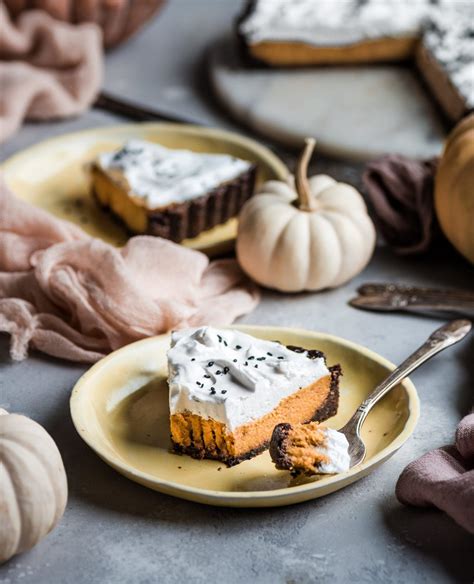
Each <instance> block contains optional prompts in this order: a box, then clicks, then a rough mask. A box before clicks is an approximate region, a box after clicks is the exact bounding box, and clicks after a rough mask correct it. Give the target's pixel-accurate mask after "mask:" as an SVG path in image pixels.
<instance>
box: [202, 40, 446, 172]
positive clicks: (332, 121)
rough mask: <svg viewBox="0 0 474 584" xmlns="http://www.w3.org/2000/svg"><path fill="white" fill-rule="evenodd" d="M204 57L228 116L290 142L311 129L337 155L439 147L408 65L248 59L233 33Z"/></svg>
mask: <svg viewBox="0 0 474 584" xmlns="http://www.w3.org/2000/svg"><path fill="white" fill-rule="evenodd" d="M208 63H209V69H210V78H211V82H212V85H213V88H214V90H215V93H216V95H217V96H218V98H219V99H220V101H221V102H222V103H223V104H224V105H225V107H226V108H227V109H228V110H229V111H230V112H231V113H232V114H233V116H234V117H235V118H236V119H238V120H239V121H241V122H243V123H245V124H246V125H247V126H249V127H251V128H252V129H254V130H256V131H257V132H259V133H260V134H262V135H265V136H267V137H269V138H271V139H273V140H276V141H278V142H280V143H283V144H285V145H287V146H290V147H300V146H301V144H302V141H303V139H304V138H305V137H306V136H313V137H315V138H316V139H317V140H318V149H319V150H320V151H321V152H324V153H326V154H329V155H332V156H337V157H345V158H352V159H355V160H369V159H372V158H376V157H378V156H380V155H382V154H387V153H397V154H403V155H406V156H412V157H420V158H428V157H431V156H435V155H437V154H439V153H440V151H441V148H442V145H443V141H444V139H445V137H446V128H445V127H444V123H443V121H442V119H441V116H440V114H439V112H438V110H437V108H436V106H435V104H434V102H433V101H432V98H431V97H430V95H429V94H428V92H427V90H426V89H425V87H424V86H423V85H422V83H421V82H420V80H419V79H418V78H417V75H416V71H415V70H414V69H412V68H411V67H410V66H409V65H406V66H401V65H400V66H398V65H380V66H379V65H377V66H364V67H319V68H317V67H313V68H304V69H272V68H265V67H251V66H247V65H245V64H244V63H243V61H242V59H241V57H240V55H239V53H238V50H237V47H236V45H235V43H234V42H233V41H232V40H231V39H230V38H229V39H222V40H221V41H220V42H219V43H217V44H216V45H215V46H214V47H213V48H212V49H211V51H210V55H209V60H208Z"/></svg>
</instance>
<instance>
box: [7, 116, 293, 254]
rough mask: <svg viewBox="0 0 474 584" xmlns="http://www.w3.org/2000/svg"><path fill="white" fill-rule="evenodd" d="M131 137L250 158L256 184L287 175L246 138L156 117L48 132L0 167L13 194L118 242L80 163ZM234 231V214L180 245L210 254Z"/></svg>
mask: <svg viewBox="0 0 474 584" xmlns="http://www.w3.org/2000/svg"><path fill="white" fill-rule="evenodd" d="M130 138H140V139H143V140H149V141H151V142H158V143H160V144H163V146H166V147H168V148H185V149H190V150H195V151H196V152H216V153H226V154H231V155H232V156H237V157H239V158H243V159H245V160H249V161H250V162H255V163H256V164H257V165H258V177H257V183H258V184H260V183H262V182H263V181H266V180H271V179H277V180H284V179H285V178H286V177H287V175H288V169H287V168H286V166H285V165H284V164H283V162H282V161H281V160H280V159H279V158H277V157H276V156H275V155H274V154H273V153H272V152H271V151H270V150H269V149H268V148H265V146H262V145H260V144H259V143H258V142H255V141H254V140H251V139H250V138H245V137H244V136H240V135H239V134H235V133H233V132H227V131H225V130H219V129H213V128H203V127H198V126H189V125H185V124H182V125H181V124H168V123H156V122H151V123H141V124H127V125H121V126H112V127H102V128H95V129H92V130H85V131H83V132H76V133H74V134H65V135H64V136H59V137H57V138H52V139H50V140H46V141H45V142H41V143H39V144H36V145H35V146H32V147H31V148H28V149H27V150H24V151H23V152H20V153H18V154H16V155H15V156H13V157H11V158H10V159H8V160H7V161H6V162H4V163H3V165H2V171H3V173H4V176H5V179H6V181H7V184H8V185H9V186H10V188H11V189H12V190H13V191H14V192H15V193H16V195H17V196H19V197H21V198H22V199H25V200H26V201H28V202H30V203H32V204H34V205H37V206H38V207H42V208H44V209H46V210H47V211H49V212H51V213H53V214H54V215H56V216H58V217H60V218H61V219H67V220H69V221H72V222H73V223H76V224H78V225H80V226H81V227H82V228H83V229H84V230H85V231H86V232H87V233H89V234H90V235H92V236H94V237H99V238H100V239H103V240H104V241H107V242H109V243H112V244H113V245H123V244H125V243H126V241H127V239H128V237H129V234H127V232H126V231H125V229H124V228H122V227H121V226H120V225H119V224H118V223H116V222H115V221H114V220H113V219H112V218H111V217H110V216H109V215H108V214H106V213H105V212H104V211H102V210H101V209H100V208H99V207H98V206H97V205H96V203H95V202H94V200H93V199H92V197H91V196H90V193H89V181H88V176H87V172H86V171H85V167H86V165H87V163H88V162H90V161H91V160H92V159H93V158H94V157H95V156H96V155H97V154H98V153H100V152H103V151H106V150H112V149H114V148H116V147H118V146H120V145H121V144H123V143H124V142H125V141H126V140H128V139H130ZM236 234H237V220H236V219H231V220H230V221H228V222H227V223H225V224H224V225H219V226H217V227H215V228H214V229H211V230H209V231H206V232H204V233H201V234H200V235H199V236H198V237H195V238H193V239H187V240H185V241H184V242H183V245H185V246H186V247H191V248H193V249H198V250H200V251H203V252H205V253H207V254H209V255H215V254H218V253H222V252H225V251H228V250H229V249H231V248H232V247H233V243H234V240H235V237H236Z"/></svg>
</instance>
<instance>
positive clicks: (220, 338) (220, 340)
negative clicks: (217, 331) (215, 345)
mask: <svg viewBox="0 0 474 584" xmlns="http://www.w3.org/2000/svg"><path fill="white" fill-rule="evenodd" d="M217 338H218V339H219V343H222V337H221V335H217Z"/></svg>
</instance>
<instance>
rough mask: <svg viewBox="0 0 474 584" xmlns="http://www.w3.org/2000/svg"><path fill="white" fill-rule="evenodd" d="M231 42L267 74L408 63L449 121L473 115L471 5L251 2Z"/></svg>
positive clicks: (448, 1)
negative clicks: (273, 69)
mask: <svg viewBox="0 0 474 584" xmlns="http://www.w3.org/2000/svg"><path fill="white" fill-rule="evenodd" d="M238 36H239V39H240V43H241V45H242V47H243V50H244V52H245V54H246V55H247V56H248V57H250V58H251V59H252V60H254V61H257V62H260V63H265V64H267V65H270V66H309V65H334V64H354V63H375V62H388V61H392V62H393V61H403V60H407V59H413V60H414V61H415V63H416V66H417V68H418V70H419V72H420V76H421V78H422V79H423V80H424V81H425V83H426V84H427V86H428V88H429V89H430V91H431V93H432V95H433V97H434V98H435V99H436V100H437V101H438V103H439V105H440V106H441V108H442V109H443V111H444V112H445V114H446V115H447V116H448V117H449V118H450V119H451V120H453V121H457V120H458V119H460V118H461V117H462V116H464V115H465V114H466V113H467V112H469V111H471V110H472V109H473V108H474V2H472V0H455V1H453V0H337V1H335V0H250V1H249V2H248V3H247V5H246V8H245V10H244V12H243V14H242V15H241V17H240V18H239V21H238Z"/></svg>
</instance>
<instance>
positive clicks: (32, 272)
mask: <svg viewBox="0 0 474 584" xmlns="http://www.w3.org/2000/svg"><path fill="white" fill-rule="evenodd" d="M258 300H259V293H258V289H257V287H256V286H255V285H254V284H253V283H251V282H250V281H249V280H248V279H247V278H246V277H245V276H244V275H243V273H242V272H241V270H240V268H239V267H238V265H237V263H236V262H235V261H234V260H220V261H214V262H209V259H208V258H207V256H205V255H204V254H202V253H200V252H197V251H193V250H189V249H186V248H184V247H182V246H180V245H177V244H174V243H172V242H170V241H166V240H164V239H160V238H155V237H148V236H140V237H133V238H131V239H130V240H129V242H128V244H127V245H126V246H125V247H123V248H115V247H113V246H111V245H109V244H106V243H104V242H103V241H100V240H97V239H93V238H91V237H90V236H88V235H86V234H85V233H84V232H82V231H81V230H80V229H79V228H77V227H76V226H74V225H73V224H70V223H68V222H65V221H61V220H59V219H56V218H55V217H53V216H52V215H49V214H48V213H46V212H45V211H43V210H41V209H38V208H36V207H33V206H31V205H29V204H27V203H25V202H23V201H20V200H19V199H17V198H16V197H15V196H14V195H13V194H12V193H11V192H10V191H9V190H8V188H7V187H6V185H5V183H3V182H0V331H2V332H6V333H9V334H10V335H11V345H10V352H11V357H12V358H13V359H15V360H21V359H24V358H25V357H26V355H27V352H28V347H32V348H35V349H37V350H39V351H42V352H44V353H47V354H49V355H53V356H55V357H60V358H63V359H69V360H72V361H83V362H94V361H97V360H98V359H100V358H102V357H103V356H104V355H106V354H107V353H109V352H110V351H113V350H115V349H117V348H119V347H122V346H123V345H126V344H128V343H131V342H133V341H136V340H138V339H142V338H144V337H148V336H152V335H157V334H160V333H163V332H166V331H168V330H170V329H174V328H181V327H186V326H199V325H202V324H228V323H231V322H232V321H234V320H235V319H236V318H237V317H238V316H240V315H243V314H246V313H248V312H250V311H251V310H253V308H254V307H255V306H256V304H257V303H258Z"/></svg>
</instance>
